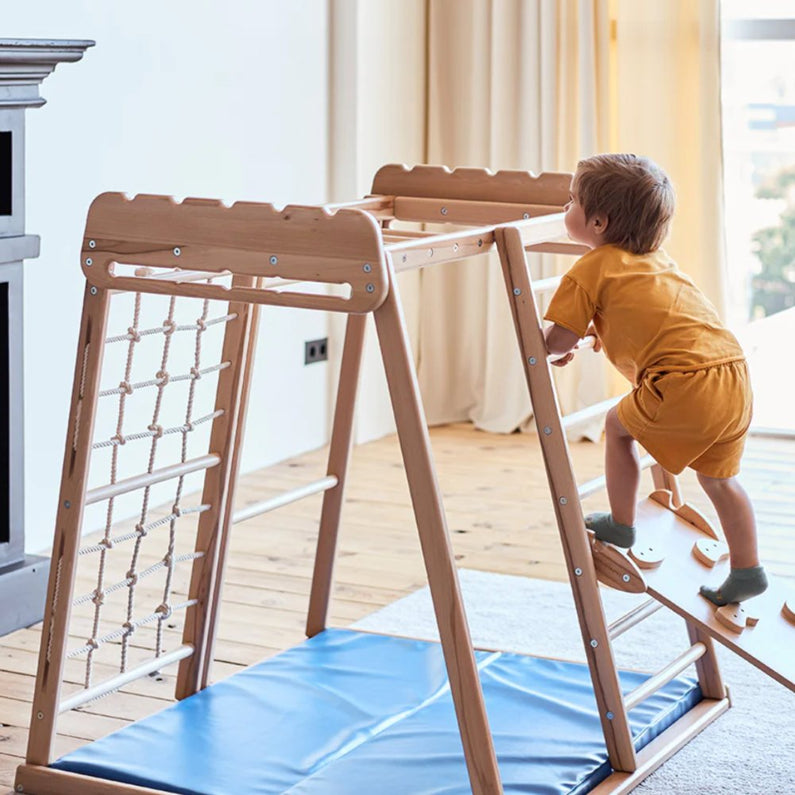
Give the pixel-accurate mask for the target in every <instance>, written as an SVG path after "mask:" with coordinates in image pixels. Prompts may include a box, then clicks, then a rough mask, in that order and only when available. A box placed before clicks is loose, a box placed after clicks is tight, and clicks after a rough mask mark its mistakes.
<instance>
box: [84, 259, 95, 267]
mask: <svg viewBox="0 0 795 795" xmlns="http://www.w3.org/2000/svg"><path fill="white" fill-rule="evenodd" d="M93 264H94V260H93V259H91V257H86V267H88V268H90V267H91V266H92V265H93Z"/></svg>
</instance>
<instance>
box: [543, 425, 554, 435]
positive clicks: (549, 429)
mask: <svg viewBox="0 0 795 795" xmlns="http://www.w3.org/2000/svg"><path fill="white" fill-rule="evenodd" d="M544 433H545V434H546V435H547V436H549V434H551V433H552V428H550V427H549V425H545V426H544Z"/></svg>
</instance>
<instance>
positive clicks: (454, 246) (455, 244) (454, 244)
mask: <svg viewBox="0 0 795 795" xmlns="http://www.w3.org/2000/svg"><path fill="white" fill-rule="evenodd" d="M453 251H458V243H453Z"/></svg>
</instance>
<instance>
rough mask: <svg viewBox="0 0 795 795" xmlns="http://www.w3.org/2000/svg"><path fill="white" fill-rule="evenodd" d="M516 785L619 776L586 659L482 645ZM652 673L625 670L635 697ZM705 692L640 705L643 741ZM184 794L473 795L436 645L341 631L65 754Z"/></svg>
mask: <svg viewBox="0 0 795 795" xmlns="http://www.w3.org/2000/svg"><path fill="white" fill-rule="evenodd" d="M476 657H477V660H478V667H479V669H480V675H481V682H482V685H483V692H484V696H485V699H486V705H487V709H488V715H489V721H490V723H491V728H492V732H493V735H494V744H495V747H496V750H497V756H498V759H499V765H500V772H501V775H502V779H503V786H504V788H505V792H506V793H533V795H563V794H564V793H566V795H581V793H585V792H588V791H589V790H590V789H592V788H593V787H594V786H596V785H597V784H598V783H599V782H600V781H602V780H603V779H605V778H606V777H607V776H608V775H609V774H610V772H611V769H610V765H609V763H608V761H607V752H606V750H605V747H604V739H603V736H602V731H601V727H600V724H599V719H598V716H597V712H596V702H595V700H594V697H593V689H592V685H591V679H590V675H589V672H588V668H587V666H586V665H584V664H580V663H570V662H562V661H558V660H548V659H544V658H537V657H529V656H524V655H519V654H509V653H505V652H495V653H492V652H477V653H476ZM647 678H648V677H647V675H645V674H638V673H630V672H621V674H620V680H621V686H622V688H623V689H624V691H625V692H628V691H629V690H633V689H634V688H635V687H637V686H638V685H639V684H641V683H642V682H643V681H645V680H646V679H647ZM700 700H701V691H700V689H699V687H698V684H697V683H696V682H695V681H694V680H693V679H690V678H686V677H681V678H678V679H675V680H674V681H672V682H670V683H669V684H667V685H666V686H665V687H664V688H662V689H661V690H660V691H658V692H657V693H656V694H655V695H654V696H652V697H650V698H649V699H647V700H646V701H644V702H643V703H642V704H640V705H639V706H638V707H636V708H635V709H633V710H632V711H631V712H630V723H631V727H632V732H633V736H634V738H635V746H636V748H637V749H640V748H642V747H643V746H644V745H646V744H647V743H648V742H650V741H651V740H653V739H654V738H655V737H657V736H658V735H659V734H660V733H661V732H662V731H664V730H665V729H666V728H667V727H668V726H670V725H671V724H672V723H673V722H674V721H676V720H677V718H679V717H681V716H682V715H683V714H684V713H685V712H687V711H688V710H689V709H691V708H692V707H693V706H695V705H696V704H697V703H698V702H699V701H700ZM52 767H54V768H58V769H60V770H69V771H72V772H75V773H82V774H84V775H89V776H97V777H100V778H107V779H112V780H114V781H121V782H125V783H129V784H138V785H142V786H146V787H151V788H153V789H159V790H163V791H164V792H171V793H182V794H183V795H266V794H267V795H271V794H273V795H276V794H277V793H290V795H308V794H309V793H312V794H313V795H317V794H318V793H323V794H324V795H372V793H377V795H467V793H469V792H470V788H469V781H468V778H467V771H466V765H465V762H464V754H463V750H462V747H461V740H460V738H459V735H458V726H457V723H456V720H455V713H454V709H453V703H452V698H451V696H450V689H449V686H448V684H447V675H446V671H445V667H444V662H443V659H442V652H441V647H440V646H439V644H438V643H433V642H427V641H419V640H408V639H404V638H396V637H392V636H386V635H375V634H370V633H363V632H356V631H352V630H344V629H330V630H326V631H325V632H322V633H321V634H320V635H317V636H316V637H314V638H311V639H310V640H307V641H305V642H304V643H302V644H301V645H299V646H296V647H294V648H292V649H289V650H288V651H286V652H284V653H282V654H279V655H278V656H276V657H273V658H271V659H268V660H265V661H264V662H262V663H259V664H258V665H255V666H252V667H251V668H248V669H246V670H244V671H241V672H240V673H238V674H235V675H234V676H231V677H229V678H228V679H225V680H223V681H221V682H219V683H218V684H215V685H212V686H211V687H209V688H207V689H206V690H203V691H202V692H200V693H197V694H196V695H194V696H191V697H190V698H187V699H185V700H184V701H181V702H178V703H175V704H173V705H172V706H170V707H168V708H166V709H164V710H163V711H161V712H159V713H157V714H155V715H152V716H150V717H149V718H146V719H144V720H141V721H138V722H136V723H134V724H131V725H129V726H127V727H125V728H124V729H121V730H119V731H117V732H115V733H113V734H111V735H108V736H107V737H105V738H103V739H101V740H97V741H95V742H93V743H91V744H90V745H87V746H85V747H83V748H80V749H79V750H77V751H74V752H73V753H70V754H67V755H66V756H64V757H62V758H61V759H59V760H58V761H57V762H55V763H54V764H53V765H52Z"/></svg>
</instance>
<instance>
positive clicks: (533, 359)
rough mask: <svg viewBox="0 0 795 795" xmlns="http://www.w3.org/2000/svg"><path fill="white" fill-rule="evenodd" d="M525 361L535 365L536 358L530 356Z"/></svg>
mask: <svg viewBox="0 0 795 795" xmlns="http://www.w3.org/2000/svg"><path fill="white" fill-rule="evenodd" d="M527 361H528V362H530V364H535V363H536V357H535V356H531V357H530V358H529V359H528V360H527Z"/></svg>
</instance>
